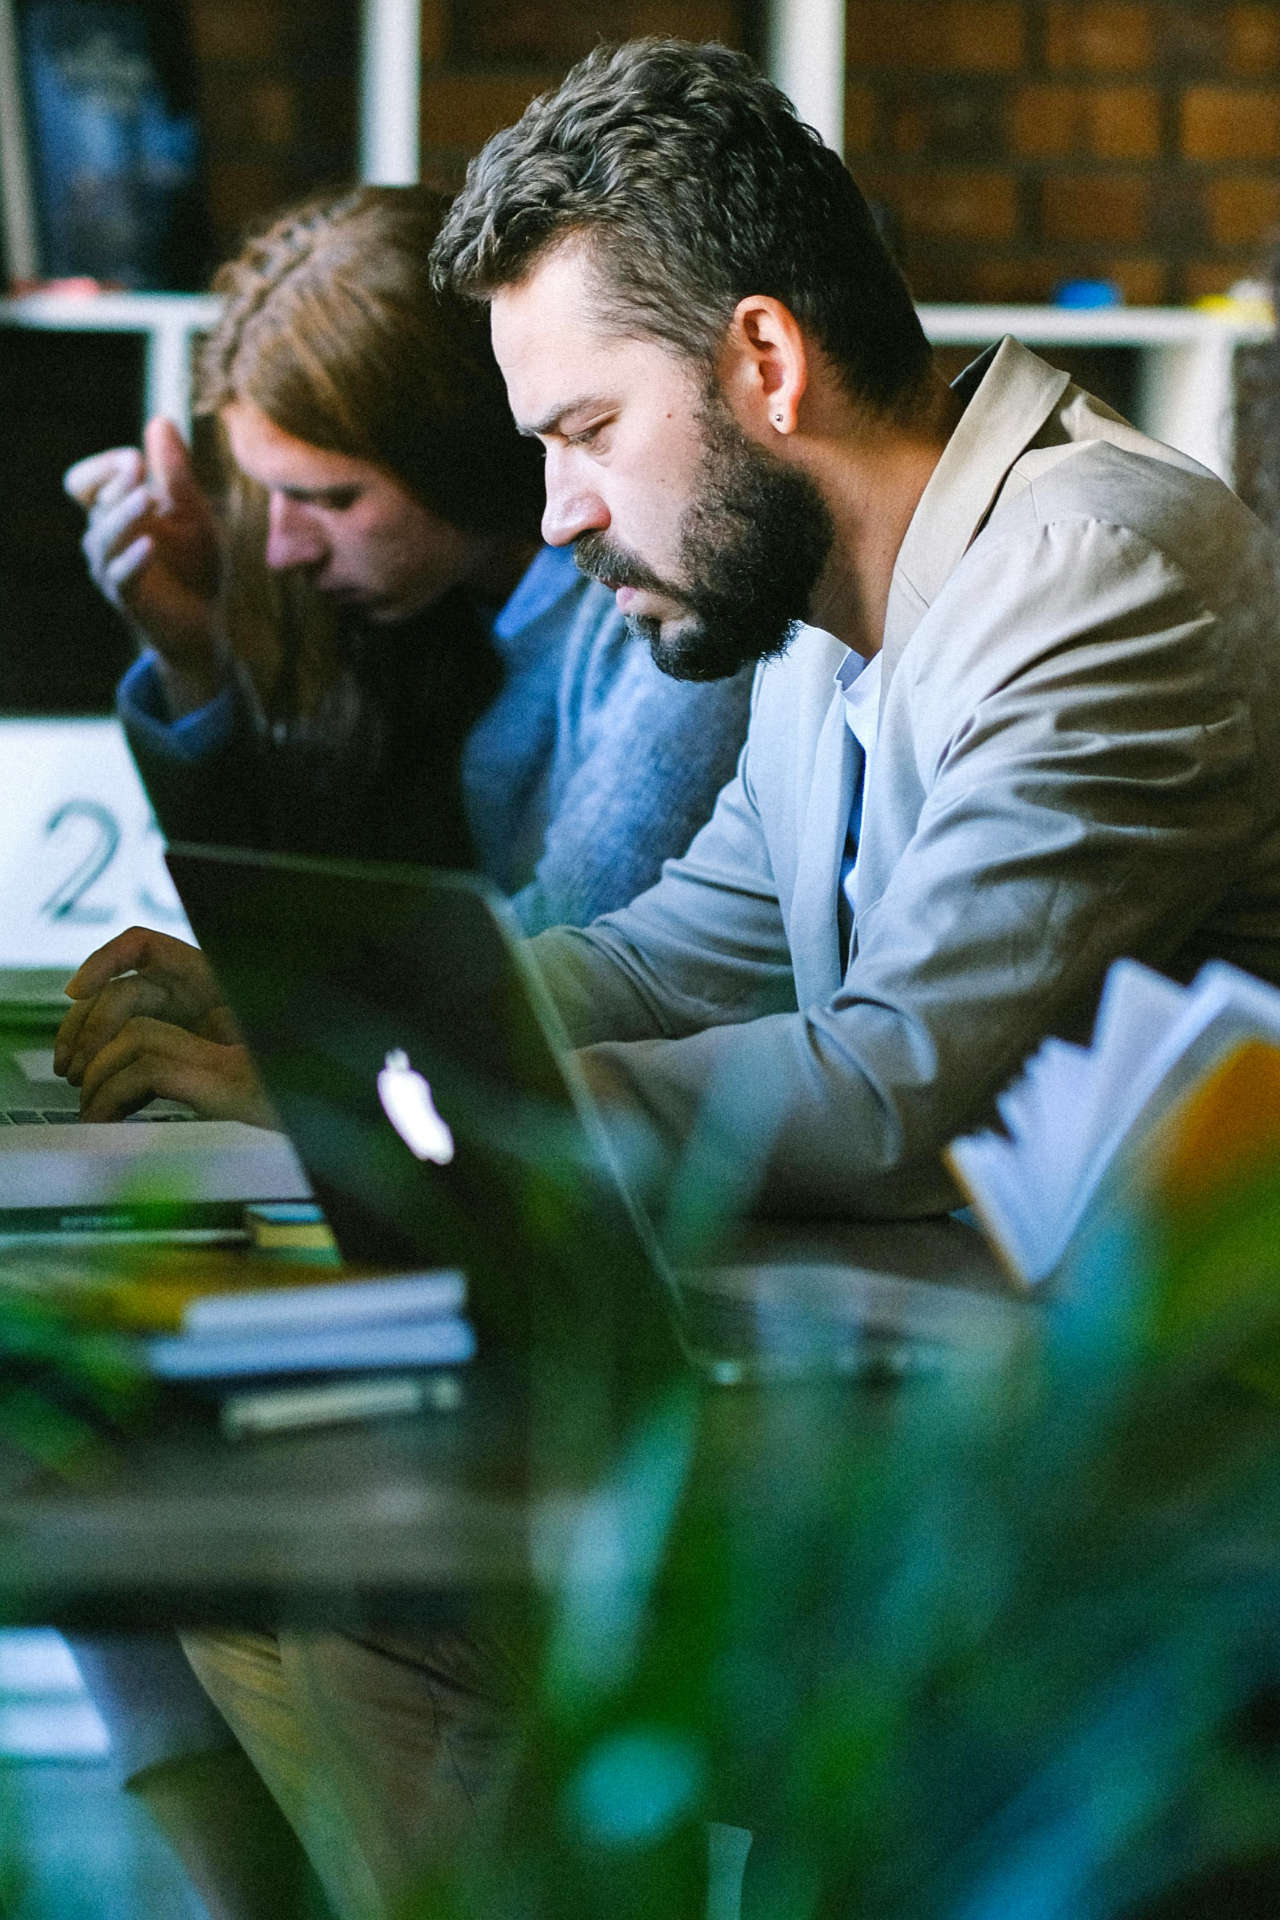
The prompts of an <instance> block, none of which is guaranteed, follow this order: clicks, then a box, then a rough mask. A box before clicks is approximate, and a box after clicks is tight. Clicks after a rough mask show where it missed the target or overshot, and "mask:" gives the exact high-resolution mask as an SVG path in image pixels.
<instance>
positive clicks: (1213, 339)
mask: <svg viewBox="0 0 1280 1920" xmlns="http://www.w3.org/2000/svg"><path fill="white" fill-rule="evenodd" d="M218 304H219V303H218V300H217V298H216V297H215V296H214V295H212V294H189V293H96V294H76V293H29V294H21V295H18V296H16V297H14V298H11V299H7V300H3V299H0V325H7V326H15V327H44V328H62V329H64V330H66V331H76V330H85V329H89V330H94V331H105V332H111V331H115V332H136V333H143V334H145V335H146V336H147V356H146V392H145V395H144V396H143V399H144V406H145V411H146V414H147V415H150V414H153V413H166V414H168V415H169V416H170V417H171V418H173V419H176V420H177V421H178V422H179V424H181V425H183V426H185V425H186V424H187V421H188V412H189V398H188V388H189V372H190V363H191V342H192V336H193V335H194V334H197V333H199V332H201V331H202V330H204V329H206V328H208V327H209V326H211V325H212V323H213V321H214V319H215V318H216V317H217V313H218ZM920 317H921V319H922V320H923V322H924V327H925V331H926V333H927V334H928V335H929V338H930V339H931V340H932V341H934V343H935V344H937V345H939V346H966V345H971V346H973V347H974V348H978V347H982V346H985V345H987V344H988V343H989V342H991V341H993V340H998V339H1000V338H1001V337H1002V336H1003V335H1004V334H1006V333H1012V334H1014V335H1015V336H1016V337H1017V338H1018V339H1019V340H1022V341H1023V342H1025V344H1026V345H1027V346H1030V347H1054V346H1062V347H1065V346H1072V345H1074V346H1090V347H1131V348H1133V349H1134V350H1135V351H1136V352H1137V353H1138V355H1139V377H1138V381H1137V404H1136V406H1135V409H1134V411H1135V414H1136V416H1137V422H1138V424H1139V425H1140V426H1141V427H1143V428H1144V430H1145V431H1146V432H1148V433H1152V434H1154V435H1155V437H1156V438H1157V439H1159V440H1166V441H1168V442H1169V444H1170V445H1172V446H1175V447H1178V448H1180V449H1181V450H1182V451H1183V452H1184V453H1189V454H1191V455H1192V456H1193V458H1195V459H1197V460H1200V461H1202V462H1203V463H1204V465H1205V466H1207V467H1210V468H1212V469H1213V471H1214V472H1215V473H1220V474H1223V475H1224V476H1225V477H1228V478H1229V477H1230V475H1231V471H1232V455H1233V450H1234V382H1233V361H1234V356H1235V353H1236V349H1237V348H1238V347H1240V346H1242V345H1248V344H1253V343H1256V342H1257V341H1260V340H1263V339H1265V338H1266V337H1267V333H1268V331H1269V330H1268V329H1267V328H1266V327H1264V326H1262V325H1260V324H1258V323H1257V322H1256V321H1252V320H1248V319H1244V318H1241V317H1239V316H1237V315H1234V314H1219V313H1206V312H1200V311H1197V310H1196V309H1194V308H1184V307H1090V308H1074V307H1051V306H1045V307H1040V306H938V305H926V306H922V307H921V308H920Z"/></svg>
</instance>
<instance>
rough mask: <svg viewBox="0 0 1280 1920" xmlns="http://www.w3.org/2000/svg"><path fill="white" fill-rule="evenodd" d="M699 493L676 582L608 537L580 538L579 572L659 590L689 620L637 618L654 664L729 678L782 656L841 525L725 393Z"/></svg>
mask: <svg viewBox="0 0 1280 1920" xmlns="http://www.w3.org/2000/svg"><path fill="white" fill-rule="evenodd" d="M702 417H703V421H704V424H705V428H706V439H705V443H704V448H703V458H702V468H701V473H700V475H699V491H698V498H697V499H696V500H695V501H694V503H693V505H692V506H691V507H690V508H689V509H688V510H687V511H686V513H685V515H684V518H683V521H682V522H681V527H680V585H679V586H678V587H677V586H674V585H672V584H670V583H668V582H667V581H664V580H661V579H659V577H658V576H657V575H656V574H655V573H652V572H650V570H649V569H648V568H647V567H646V566H645V565H644V564H643V562H641V561H640V560H637V559H636V558H635V557H634V555H632V554H629V553H628V552H627V551H626V550H625V548H620V547H616V546H614V545H613V544H612V543H611V542H610V541H609V540H608V539H607V538H606V537H605V536H604V535H603V534H599V533H585V534H583V535H582V536H581V537H580V538H579V539H578V540H577V541H576V542H575V544H574V558H575V559H576V561H577V563H578V566H579V568H580V569H581V571H582V572H583V573H586V574H590V575H591V576H592V578H593V579H596V580H607V581H608V582H609V584H610V586H613V587H637V588H640V589H642V590H644V591H647V592H652V593H660V594H661V595H662V596H663V597H664V598H665V599H671V600H674V601H675V602H676V603H677V604H678V605H680V606H682V607H687V608H688V614H689V617H688V618H687V619H683V620H681V621H679V622H678V623H677V624H675V625H674V626H673V627H672V628H671V630H669V632H668V633H667V634H665V635H664V634H663V632H662V625H661V622H660V621H658V620H655V619H653V618H651V617H649V616H647V615H634V614H633V615H631V616H629V618H628V625H629V626H630V627H631V629H632V631H633V633H635V634H637V635H638V636H639V638H640V639H642V640H645V641H647V642H648V646H649V651H650V653H651V654H652V655H653V658H654V661H655V663H656V664H657V665H658V666H659V667H661V669H662V671H663V672H664V673H667V674H670V675H671V677H672V678H673V679H675V680H723V679H725V678H727V677H728V676H729V675H730V674H733V673H737V671H738V669H739V668H740V667H743V666H746V664H747V663H748V662H749V661H756V660H769V659H773V658H775V657H776V656H777V655H778V654H780V653H783V652H784V651H785V649H786V647H787V645H788V644H789V642H790V640H791V638H792V636H793V634H794V633H795V630H796V626H797V624H798V623H799V621H800V620H802V619H803V618H804V615H805V613H806V612H807V610H808V607H809V604H810V601H811V599H812V596H813V590H814V588H815V586H816V585H817V582H818V577H819V575H820V574H821V572H822V569H823V567H824V566H825V565H826V561H827V555H828V554H829V553H830V551H831V544H832V541H833V540H834V538H835V527H834V525H833V523H832V520H831V515H830V514H829V513H828V511H827V508H826V506H825V504H824V502H823V499H822V496H821V494H820V493H819V492H818V490H817V488H816V487H815V486H814V485H813V483H812V481H811V480H809V479H808V478H807V477H806V476H805V475H804V474H800V473H796V472H795V471H794V470H793V469H792V468H790V467H784V466H783V465H782V463H781V462H780V461H778V460H774V459H772V458H771V457H770V456H769V455H768V454H767V453H765V452H764V451H763V450H762V449H761V448H760V447H758V446H757V445H756V444H755V443H754V442H753V441H751V440H749V439H748V438H747V436H746V435H745V434H744V433H743V432H742V430H741V428H740V427H739V426H738V424H737V422H736V421H735V420H734V419H733V417H732V415H731V414H730V413H729V410H728V408H727V407H726V406H725V404H724V402H723V400H721V398H720V396H719V395H718V394H714V395H710V396H708V399H707V402H706V405H705V410H704V412H703V416H702Z"/></svg>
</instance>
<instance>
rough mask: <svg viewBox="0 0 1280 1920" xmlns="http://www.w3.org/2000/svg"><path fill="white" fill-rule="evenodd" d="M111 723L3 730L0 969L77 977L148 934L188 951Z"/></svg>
mask: <svg viewBox="0 0 1280 1920" xmlns="http://www.w3.org/2000/svg"><path fill="white" fill-rule="evenodd" d="M162 853H163V843H162V841H161V838H160V833H159V830H158V828H157V827H156V824H155V821H154V819H153V818H152V814H151V809H150V806H149V805H148V803H147V797H146V794H145V792H144V790H143V787H142V783H141V781H140V780H139V779H138V775H137V773H136V771H135V769H134V765H133V761H132V760H131V759H130V757H129V750H128V748H127V747H126V745H125V742H124V737H123V734H122V733H121V730H120V727H119V724H118V723H117V722H116V721H114V720H0V902H2V903H3V905H2V907H0V960H3V962H4V964H6V965H9V966H20V967H21V966H63V965H65V966H66V967H67V968H68V970H70V969H71V968H72V967H75V966H77V965H78V964H79V963H80V961H81V960H83V959H84V957H85V955H86V954H87V953H90V952H92V950H93V948H94V947H99V946H101V945H102V943H103V941H104V940H109V939H110V938H111V936H112V934H115V933H119V932H121V931H122V930H123V929H124V928H125V927H128V926H133V925H134V924H135V923H137V922H141V923H142V924H143V925H146V926H153V927H160V928H162V929H163V930H164V931H165V932H167V933H176V934H178V935H179V936H180V937H182V938H185V939H190V938H191V935H190V932H189V929H188V928H187V925H186V921H185V919H184V917H183V914H182V909H181V906H180V905H179V903H178V899H177V896H176V895H175V893H174V890H173V884H172V882H171V881H170V879H169V875H168V872H167V870H166V868H165V865H164V861H163V858H162Z"/></svg>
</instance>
